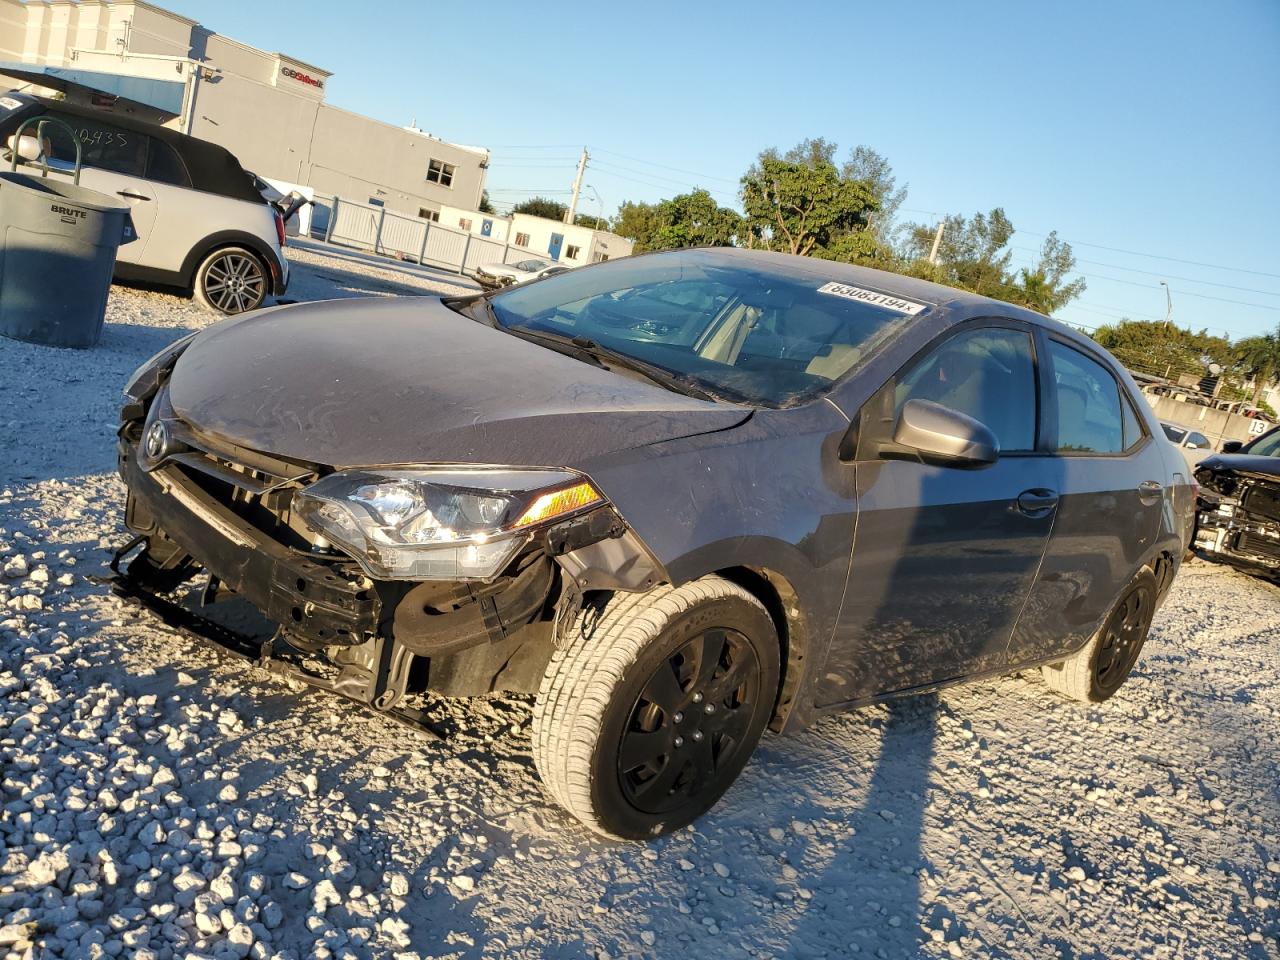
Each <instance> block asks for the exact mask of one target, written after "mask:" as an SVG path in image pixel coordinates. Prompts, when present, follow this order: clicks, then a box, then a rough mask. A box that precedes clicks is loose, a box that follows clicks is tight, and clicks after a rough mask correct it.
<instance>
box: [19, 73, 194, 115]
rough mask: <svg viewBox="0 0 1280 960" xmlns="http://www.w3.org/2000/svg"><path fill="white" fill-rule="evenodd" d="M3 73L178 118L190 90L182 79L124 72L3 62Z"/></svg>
mask: <svg viewBox="0 0 1280 960" xmlns="http://www.w3.org/2000/svg"><path fill="white" fill-rule="evenodd" d="M0 73H2V74H5V75H6V76H10V77H16V78H18V79H20V80H26V81H28V82H30V83H36V84H39V85H40V86H42V87H48V88H50V89H52V90H61V91H62V92H63V93H66V92H68V91H79V92H82V93H89V94H92V93H105V94H107V95H109V96H113V97H119V98H120V99H122V100H131V101H133V102H134V103H137V104H140V105H142V106H145V107H152V108H154V109H156V110H161V111H163V112H165V113H170V114H173V115H174V116H175V117H176V116H178V115H179V114H181V113H182V101H183V97H184V95H185V92H186V87H187V85H186V82H185V81H183V80H155V79H152V78H150V77H131V76H129V75H127V74H122V73H103V72H102V71H99V70H79V69H75V68H72V67H55V66H47V65H36V64H30V63H13V62H5V61H0Z"/></svg>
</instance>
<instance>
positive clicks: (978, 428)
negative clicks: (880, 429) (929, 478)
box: [893, 400, 1000, 467]
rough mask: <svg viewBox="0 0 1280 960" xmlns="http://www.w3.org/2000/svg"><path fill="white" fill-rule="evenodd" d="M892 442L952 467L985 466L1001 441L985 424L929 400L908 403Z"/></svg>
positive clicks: (899, 418)
mask: <svg viewBox="0 0 1280 960" xmlns="http://www.w3.org/2000/svg"><path fill="white" fill-rule="evenodd" d="M893 442H894V443H895V444H898V445H899V446H903V447H909V448H910V449H912V450H915V451H917V452H918V453H920V454H922V455H924V456H925V457H928V458H931V459H935V460H941V461H943V462H944V463H946V464H948V465H952V466H958V467H959V466H971V467H980V466H988V465H990V464H992V463H995V462H996V460H997V459H999V456H1000V441H998V440H997V439H996V435H995V434H994V433H992V432H991V429H990V428H989V427H987V426H986V425H985V424H983V423H980V422H979V421H977V420H975V419H973V417H971V416H968V415H967V414H963V413H961V412H960V411H958V410H952V409H951V408H950V407H944V406H943V405H942V404H940V403H934V402H933V401H932V400H908V401H907V402H906V403H905V404H903V405H902V412H901V413H899V414H898V422H897V423H895V424H894V425H893Z"/></svg>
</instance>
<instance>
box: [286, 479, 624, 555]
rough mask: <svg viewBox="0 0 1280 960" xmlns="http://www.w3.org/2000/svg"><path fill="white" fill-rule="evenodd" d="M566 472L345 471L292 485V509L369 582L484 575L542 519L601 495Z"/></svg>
mask: <svg viewBox="0 0 1280 960" xmlns="http://www.w3.org/2000/svg"><path fill="white" fill-rule="evenodd" d="M604 502H605V500H604V497H603V495H601V493H600V492H599V491H598V490H596V488H595V487H593V486H592V485H591V483H590V482H589V481H587V480H586V479H584V478H583V477H582V476H580V475H579V474H576V473H572V472H569V471H566V470H515V469H512V470H505V469H501V468H466V467H440V468H434V469H433V468H426V469H416V470H414V469H403V470H402V469H388V470H347V471H343V472H341V473H334V474H331V475H329V476H327V477H325V478H324V479H323V480H319V481H317V482H316V483H313V484H312V485H311V486H309V487H307V488H306V489H304V490H302V491H301V492H299V493H298V494H297V495H296V496H295V497H294V501H293V506H294V510H295V511H296V512H297V514H298V516H299V517H300V518H301V519H302V521H303V522H304V523H306V525H307V526H308V527H310V528H311V529H312V530H314V531H315V532H316V533H318V534H320V535H321V536H322V537H324V538H326V539H327V540H329V541H330V542H332V543H334V544H335V545H337V546H338V547H340V548H341V549H342V550H344V551H345V552H346V553H348V554H350V555H351V556H352V557H353V558H354V559H355V560H357V561H359V563H360V566H361V567H363V568H364V570H365V572H366V573H368V574H369V576H371V577H373V578H374V579H377V580H487V579H489V578H490V577H493V576H496V575H497V574H498V573H499V572H500V571H501V570H502V568H503V567H505V566H506V565H507V563H509V562H510V560H511V558H512V557H514V556H515V555H516V553H518V552H519V550H520V548H521V547H523V546H524V545H525V544H526V543H527V542H528V540H529V536H530V534H531V532H532V531H533V530H534V529H536V528H537V527H538V526H540V525H542V524H545V523H548V522H550V521H552V520H558V519H561V518H563V517H567V516H571V515H573V514H576V513H580V512H582V511H584V510H587V509H590V508H592V507H595V506H598V505H600V504H602V503H604Z"/></svg>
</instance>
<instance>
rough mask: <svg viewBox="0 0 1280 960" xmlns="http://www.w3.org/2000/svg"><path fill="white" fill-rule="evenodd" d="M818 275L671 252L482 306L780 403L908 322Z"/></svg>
mask: <svg viewBox="0 0 1280 960" xmlns="http://www.w3.org/2000/svg"><path fill="white" fill-rule="evenodd" d="M827 269H830V270H831V272H832V273H834V272H835V271H836V269H837V268H835V267H829V268H824V267H823V266H822V264H821V262H820V261H815V265H814V266H812V267H810V266H808V265H807V264H806V265H801V266H797V265H793V264H791V263H788V262H778V261H769V260H762V259H760V260H758V259H748V258H746V257H741V258H730V257H726V256H725V255H724V254H723V253H717V252H714V251H701V250H692V251H681V252H678V253H664V254H653V255H651V256H645V257H627V258H621V259H618V260H611V261H609V262H608V263H605V264H600V265H598V266H596V267H595V268H593V269H591V270H570V271H568V272H566V273H561V274H558V275H556V276H554V277H549V278H548V279H547V280H545V281H543V282H541V283H536V284H529V285H527V286H523V287H517V288H515V289H513V290H511V291H508V292H506V293H502V294H499V295H498V296H496V297H494V298H493V299H492V300H491V301H490V303H491V304H492V307H493V310H494V313H495V314H496V316H497V319H498V322H499V324H500V325H501V326H505V327H512V328H522V329H528V330H537V331H544V332H552V333H556V334H559V335H561V336H568V337H586V338H588V339H590V340H592V341H594V342H596V343H597V344H599V345H600V346H602V347H605V348H608V349H610V350H615V351H618V352H620V353H625V354H627V355H629V356H631V357H634V358H636V359H638V360H642V361H644V362H646V363H649V364H652V365H655V366H658V367H662V368H664V369H666V370H667V371H669V372H672V373H674V374H676V375H678V376H683V377H685V378H687V379H688V380H690V381H693V382H694V383H695V384H696V385H698V386H700V387H702V388H703V389H705V390H708V391H710V392H711V393H713V394H716V395H718V396H722V397H724V398H726V399H730V400H740V401H744V402H747V403H752V404H760V405H763V406H786V405H789V404H792V403H795V402H798V401H801V400H804V399H807V398H809V397H813V396H816V395H817V394H819V393H820V392H822V391H823V390H825V389H826V388H828V387H830V385H831V384H832V383H833V382H834V381H835V380H838V379H839V378H841V377H843V376H845V374H847V373H848V372H849V371H850V370H853V369H854V368H855V367H857V366H858V365H859V364H860V363H861V362H862V361H863V359H864V358H865V357H867V356H868V355H869V354H870V353H871V351H873V350H874V349H875V348H877V347H878V346H879V345H880V344H882V343H883V342H885V341H886V340H887V339H889V338H890V337H893V336H895V335H896V334H897V333H898V332H899V331H901V330H902V329H903V328H904V327H905V326H906V325H907V324H908V323H910V322H912V321H913V317H912V316H910V315H908V314H905V313H903V312H901V311H899V310H897V309H890V308H888V307H881V306H877V305H874V304H872V303H866V302H863V301H862V300H858V299H852V298H851V297H849V296H844V295H840V294H839V293H832V292H827V291H825V290H824V289H823V288H824V287H830V282H831V279H832V278H831V275H830V273H827V272H826V270H827ZM842 289H846V288H842ZM897 302H898V303H905V301H897ZM920 309H921V310H923V307H920Z"/></svg>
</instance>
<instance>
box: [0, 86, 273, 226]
mask: <svg viewBox="0 0 1280 960" xmlns="http://www.w3.org/2000/svg"><path fill="white" fill-rule="evenodd" d="M9 96H13V97H16V98H18V99H22V100H26V101H29V102H31V103H36V104H39V105H40V106H42V107H44V108H45V109H48V110H55V111H57V112H58V113H63V114H67V115H69V116H72V117H78V118H80V119H83V120H93V121H96V122H98V123H110V124H112V125H113V126H116V127H119V128H120V129H122V130H132V131H133V132H134V133H140V134H146V135H147V136H149V137H153V138H154V139H156V140H159V141H160V142H162V143H165V144H168V145H169V146H170V147H172V148H173V149H174V151H175V152H176V153H177V154H178V155H179V156H180V157H181V158H182V162H183V163H184V164H186V167H187V172H188V173H190V174H191V183H192V185H193V186H194V187H195V189H197V190H203V191H204V192H206V193H216V194H218V195H220V196H224V197H230V198H232V199H234V200H248V201H251V202H254V203H265V201H264V200H263V199H262V194H260V193H259V192H258V191H257V190H255V189H254V186H253V180H252V178H251V177H250V175H249V172H248V171H247V170H245V169H244V167H242V166H241V165H240V161H239V160H238V159H236V156H235V154H233V153H232V152H231V151H230V150H227V149H226V148H225V147H220V146H218V145H217V144H216V143H210V142H209V141H208V140H201V139H199V138H198V137H192V136H189V135H188V134H185V133H179V132H178V131H177V130H171V129H169V128H168V127H162V126H160V125H159V124H157V123H149V122H147V121H146V120H140V119H138V118H137V117H130V116H128V115H127V114H118V113H109V112H107V111H105V110H95V109H93V108H92V107H82V106H77V105H76V104H72V103H67V102H66V101H63V100H50V99H47V98H46V97H37V96H35V95H33V94H29V93H18V92H16V91H15V92H14V93H12V94H9Z"/></svg>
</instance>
